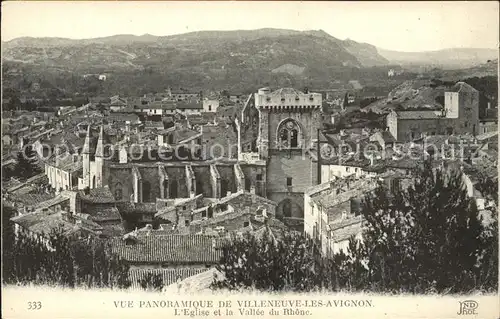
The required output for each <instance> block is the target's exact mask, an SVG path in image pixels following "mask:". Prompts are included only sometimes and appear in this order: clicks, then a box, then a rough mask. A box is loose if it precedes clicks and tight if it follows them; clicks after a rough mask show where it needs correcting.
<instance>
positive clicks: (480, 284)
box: [212, 166, 498, 293]
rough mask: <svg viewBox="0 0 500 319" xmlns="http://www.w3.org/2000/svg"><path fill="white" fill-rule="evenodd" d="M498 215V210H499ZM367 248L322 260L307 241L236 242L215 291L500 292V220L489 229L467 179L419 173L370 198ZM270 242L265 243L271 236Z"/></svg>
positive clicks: (365, 209) (227, 251)
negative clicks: (408, 183)
mask: <svg viewBox="0 0 500 319" xmlns="http://www.w3.org/2000/svg"><path fill="white" fill-rule="evenodd" d="M495 209H496V208H495ZM361 213H362V214H363V216H364V218H365V220H366V227H365V228H364V230H363V241H362V242H357V241H355V239H354V238H351V239H350V241H349V247H348V249H347V251H346V252H345V253H344V252H342V251H341V252H340V253H336V254H334V255H333V256H331V257H329V258H325V257H322V256H321V254H320V252H319V247H318V243H317V242H314V241H313V240H311V239H309V238H307V237H305V236H303V235H293V234H289V235H285V236H284V237H283V238H281V239H278V240H273V239H271V238H270V237H267V238H262V239H257V238H255V237H254V236H252V235H246V236H245V237H244V238H234V240H233V241H231V243H230V244H228V245H226V246H224V247H223V249H222V255H223V256H222V258H221V261H220V265H219V266H218V270H219V271H221V272H222V273H223V274H224V277H225V278H224V279H223V280H220V281H214V283H213V284H212V286H213V288H228V289H240V288H254V289H258V290H272V291H277V290H292V291H313V290H315V289H327V290H335V291H339V290H348V291H363V290H365V291H367V290H368V291H374V292H386V293H387V292H388V293H401V292H407V293H430V292H433V293H467V292H470V291H472V290H481V291H496V290H497V284H498V270H497V269H498V220H497V215H496V213H493V214H492V216H493V222H491V223H490V224H486V225H485V224H483V223H482V220H481V218H480V217H479V214H478V210H477V208H476V205H475V202H474V201H473V200H472V199H470V198H468V196H467V194H466V192H465V190H464V188H463V185H462V179H461V174H460V173H457V172H452V173H451V174H445V173H442V172H439V171H438V172H437V173H436V174H434V173H433V172H432V169H431V168H430V167H428V166H427V167H426V168H425V169H424V170H422V171H420V172H418V174H417V176H416V178H415V180H414V183H413V185H411V186H410V187H408V188H407V189H406V190H399V191H397V192H393V193H390V192H388V191H387V190H386V189H385V188H384V187H383V186H380V187H379V188H378V189H377V190H376V191H375V192H374V193H373V194H369V195H367V196H366V197H365V200H364V202H363V205H362V211H361ZM264 237H265V236H264Z"/></svg>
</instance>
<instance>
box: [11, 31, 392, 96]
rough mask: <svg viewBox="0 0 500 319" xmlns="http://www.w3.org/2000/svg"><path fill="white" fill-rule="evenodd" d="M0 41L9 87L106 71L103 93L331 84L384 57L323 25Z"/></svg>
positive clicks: (63, 80) (65, 86) (63, 82)
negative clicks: (336, 35)
mask: <svg viewBox="0 0 500 319" xmlns="http://www.w3.org/2000/svg"><path fill="white" fill-rule="evenodd" d="M2 44H3V46H2V58H3V62H4V64H5V65H6V66H7V67H6V68H5V69H4V78H5V79H6V82H5V85H6V86H7V87H12V88H16V89H17V88H18V86H19V85H20V84H19V83H20V82H23V81H24V82H26V83H28V84H29V82H37V81H44V80H46V81H48V82H50V83H52V84H51V85H52V87H55V88H58V89H63V90H65V91H68V92H69V91H71V90H72V89H71V88H69V87H68V86H69V84H68V81H73V82H74V81H75V79H71V77H75V76H76V77H80V76H83V75H84V74H89V73H91V74H94V73H105V74H107V75H108V81H107V82H108V83H104V84H103V83H101V84H99V85H100V86H102V87H103V88H101V89H99V90H98V91H101V92H102V91H104V92H108V91H110V90H111V91H112V90H118V91H123V90H121V89H124V90H125V91H127V89H133V90H135V89H136V88H138V87H139V89H140V87H142V86H146V87H151V88H152V89H160V85H161V87H163V88H164V87H165V86H166V85H170V86H174V87H176V86H183V87H190V88H199V89H213V88H219V89H220V88H234V89H235V90H242V89H244V88H246V87H251V88H252V89H253V88H254V87H256V86H257V87H258V86H262V85H266V84H267V83H269V84H270V85H277V86H281V85H286V86H296V85H297V86H302V85H310V86H320V87H329V86H330V84H331V82H332V81H339V80H340V81H341V82H346V83H347V81H349V80H352V79H354V80H356V79H357V78H347V75H345V76H346V78H343V77H344V74H347V73H346V72H348V73H349V74H352V70H353V69H361V68H363V67H366V66H374V65H384V64H386V62H387V61H386V60H385V59H384V58H382V57H381V56H380V55H379V54H378V53H377V50H376V48H375V47H373V46H371V45H368V44H362V43H356V42H354V41H351V40H346V41H342V40H339V39H336V38H334V37H332V36H330V35H329V34H327V33H325V32H324V31H321V30H311V31H294V30H283V29H259V30H236V31H203V32H191V33H185V34H179V35H172V36H162V37H159V36H153V35H148V34H146V35H142V36H134V35H126V34H124V35H115V36H111V37H104V38H96V39H83V40H73V39H63V38H29V37H25V38H18V39H14V40H11V41H7V42H3V43H2ZM383 72H387V71H383ZM26 77H29V79H26ZM54 82H58V83H61V84H55V83H54ZM26 83H25V84H26ZM28 84H26V85H28ZM51 85H49V84H47V86H49V87H50V86H51ZM127 86H128V87H127ZM96 90H97V89H96Z"/></svg>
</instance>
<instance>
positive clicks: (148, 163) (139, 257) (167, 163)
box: [2, 82, 498, 287]
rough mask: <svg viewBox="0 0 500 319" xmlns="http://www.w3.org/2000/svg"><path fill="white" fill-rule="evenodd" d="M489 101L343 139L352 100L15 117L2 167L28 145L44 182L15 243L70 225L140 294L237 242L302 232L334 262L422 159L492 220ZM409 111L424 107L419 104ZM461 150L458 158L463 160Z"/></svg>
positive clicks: (454, 99) (207, 262)
mask: <svg viewBox="0 0 500 319" xmlns="http://www.w3.org/2000/svg"><path fill="white" fill-rule="evenodd" d="M351 84H352V85H353V86H357V85H359V83H354V82H353V83H351ZM412 94H413V93H412ZM477 95H478V94H477V90H475V89H474V88H472V87H470V86H469V85H467V84H465V83H462V82H459V83H457V84H456V85H455V86H454V87H452V88H450V89H449V90H448V91H446V92H445V94H444V104H443V105H441V109H440V110H437V109H432V110H424V111H404V110H400V109H393V110H391V111H390V112H387V115H386V124H387V125H386V127H379V128H376V129H375V128H368V127H365V128H352V129H342V130H340V131H338V132H336V133H331V132H330V133H329V132H323V131H322V123H325V122H326V123H331V120H330V118H328V116H327V117H326V118H325V114H332V113H334V112H335V110H340V111H345V110H342V108H343V106H344V103H343V99H345V98H347V99H354V96H352V95H350V94H346V92H342V94H336V93H335V92H321V93H313V92H309V91H304V92H302V91H298V90H295V89H292V88H281V89H278V90H271V89H270V88H262V89H260V90H258V91H257V92H254V93H252V94H248V95H244V94H240V93H238V94H219V95H208V96H203V94H202V93H201V92H189V91H186V90H178V91H172V90H171V89H167V90H165V92H161V93H155V94H146V95H144V96H142V97H120V96H113V97H110V98H109V99H106V100H101V101H91V102H90V103H88V104H85V105H83V106H81V107H57V108H54V112H53V113H43V112H30V113H23V114H10V116H8V117H6V118H2V127H3V131H4V135H3V137H2V144H3V145H4V147H5V148H7V149H8V152H6V153H5V154H4V156H3V161H2V168H3V167H4V166H5V167H7V166H13V167H15V165H16V157H15V155H14V154H16V152H18V151H19V150H20V149H22V148H23V147H24V146H26V145H30V146H32V148H33V150H34V152H35V153H36V156H37V165H40V166H41V167H43V170H42V173H41V174H39V175H37V176H34V177H31V178H30V179H28V180H24V181H9V183H10V184H8V185H7V187H4V191H3V194H2V196H3V201H4V202H5V203H7V204H9V205H12V206H13V207H15V208H16V210H17V212H18V216H15V217H14V218H12V221H13V222H14V223H15V225H16V229H17V231H24V232H28V233H30V234H33V235H34V236H42V237H43V236H44V234H47V233H49V232H50V231H51V230H53V229H55V228H57V227H59V226H61V227H62V229H63V230H64V234H65V235H67V236H77V237H79V238H86V237H88V236H95V237H99V238H107V239H109V240H110V242H111V246H112V250H113V252H114V253H116V254H118V255H119V256H121V257H122V258H123V259H124V260H126V261H127V262H129V263H130V264H131V265H132V267H131V269H130V273H129V275H130V278H131V279H132V283H133V286H134V287H137V286H138V281H139V280H140V278H142V277H143V276H144V275H145V274H146V273H156V274H160V275H161V276H162V278H163V280H164V283H165V284H170V283H173V282H175V281H177V280H182V279H186V278H188V277H191V276H198V275H200V274H202V273H205V272H207V271H213V270H212V268H213V266H214V265H215V264H216V263H217V262H218V258H219V254H220V252H219V250H218V247H220V244H221V243H222V242H224V241H227V240H230V238H231V237H230V236H229V234H244V233H247V232H251V233H254V234H255V235H257V236H261V235H262V233H263V232H267V233H271V237H274V238H276V237H279V236H281V235H282V234H283V233H286V232H293V231H298V232H303V233H305V234H307V235H309V236H311V237H312V238H314V239H316V240H318V241H319V242H320V243H321V248H322V252H323V253H324V254H325V255H329V254H332V253H335V252H338V251H340V250H342V249H345V247H346V245H347V242H348V240H349V238H351V237H352V236H354V237H356V238H359V239H360V240H362V228H363V223H364V220H363V218H362V216H361V215H360V207H361V200H362V198H363V197H364V196H365V195H366V194H368V193H371V192H373V191H374V189H375V188H376V187H377V186H378V185H380V184H381V183H383V184H385V185H387V187H388V189H396V188H397V189H399V188H403V187H407V185H409V183H411V179H412V172H413V171H414V169H415V168H417V166H418V165H419V164H420V163H421V161H419V160H415V158H414V157H413V156H421V157H419V158H422V159H423V158H425V157H426V156H434V157H435V158H436V161H435V163H437V165H450V166H453V165H454V166H457V167H459V168H460V169H462V170H463V171H464V172H465V173H466V174H465V175H464V176H465V179H466V180H465V185H466V187H467V191H468V194H469V195H470V196H471V197H474V198H475V199H476V201H477V203H478V207H479V208H480V209H481V210H487V209H490V207H491V205H492V203H491V202H490V201H489V200H488V199H487V198H485V197H484V196H483V195H482V194H480V193H478V191H477V190H476V188H475V186H474V185H475V183H476V182H477V179H478V176H479V175H480V174H486V175H488V176H491V177H493V178H496V176H497V173H496V169H495V168H496V165H497V141H498V133H497V132H496V129H495V131H493V130H488V131H485V132H480V131H479V128H480V126H481V124H480V119H479V118H478V98H477ZM389 99H390V100H391V102H392V101H393V100H394V101H395V100H396V99H393V97H388V100H389ZM410 99H411V100H412V101H416V102H415V103H418V100H419V99H418V92H417V93H415V94H413V95H412V96H411V97H410V98H408V99H406V97H404V98H403V100H404V102H406V103H409V102H408V101H409V100H410ZM326 102H328V103H326ZM332 110H333V111H332ZM443 123H444V124H443ZM449 128H451V129H449ZM429 145H432V146H433V148H432V149H429ZM220 146H222V147H220ZM233 146H234V149H233ZM324 146H327V147H324ZM455 146H456V149H458V148H459V147H460V150H461V151H462V156H461V157H460V158H457V157H455V158H451V154H452V152H454V150H455ZM207 148H208V149H217V150H216V151H214V152H207V151H206V149H207ZM368 148H369V151H368V152H367V151H366V150H367V149H368ZM401 152H403V153H404V156H399V155H400V154H401ZM9 154H10V155H9ZM266 238H267V237H266Z"/></svg>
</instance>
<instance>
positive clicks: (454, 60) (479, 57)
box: [378, 48, 498, 69]
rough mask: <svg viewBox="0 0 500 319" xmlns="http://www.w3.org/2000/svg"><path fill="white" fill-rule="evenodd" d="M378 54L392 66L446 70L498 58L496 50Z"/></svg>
mask: <svg viewBox="0 0 500 319" xmlns="http://www.w3.org/2000/svg"><path fill="white" fill-rule="evenodd" d="M378 53H379V54H380V55H381V56H383V57H384V58H386V59H387V60H389V61H390V63H394V64H400V65H403V66H408V65H430V66H436V67H441V68H447V69H457V68H469V67H473V66H475V65H478V64H482V63H486V62H487V61H488V60H493V59H497V58H498V50H494V49H474V48H454V49H445V50H439V51H424V52H398V51H390V50H384V49H381V48H378Z"/></svg>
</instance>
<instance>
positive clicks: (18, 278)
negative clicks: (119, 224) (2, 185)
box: [3, 206, 131, 289]
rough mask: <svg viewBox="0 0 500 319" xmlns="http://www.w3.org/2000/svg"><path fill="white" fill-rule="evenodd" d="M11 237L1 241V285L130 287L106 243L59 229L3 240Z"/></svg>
mask: <svg viewBox="0 0 500 319" xmlns="http://www.w3.org/2000/svg"><path fill="white" fill-rule="evenodd" d="M4 208H5V206H4ZM5 218H6V217H4V219H5ZM5 221H6V220H4V222H5ZM7 221H8V222H10V225H11V226H12V224H11V223H12V222H11V221H10V219H8V220H7ZM4 230H5V229H4ZM11 237H12V236H10V237H4V238H3V240H4V241H5V244H7V243H10V244H9V245H8V246H5V245H4V247H3V248H4V249H3V257H4V258H5V257H8V258H7V259H6V260H5V261H4V268H3V270H4V276H3V280H4V282H5V283H10V284H12V283H14V284H17V283H21V284H27V283H35V284H44V285H57V286H65V287H78V286H87V287H89V288H93V287H109V288H119V289H125V288H128V287H130V284H131V283H130V280H129V278H128V271H129V265H128V264H127V263H125V262H124V261H122V260H121V259H119V258H118V257H117V256H115V255H114V254H112V253H111V250H110V249H109V248H110V247H109V243H108V242H106V241H104V240H102V239H99V238H84V239H80V238H79V237H75V236H71V235H68V234H65V232H64V231H63V229H61V228H56V229H53V230H52V231H51V232H50V233H49V234H40V235H39V236H33V235H32V234H28V233H26V232H23V231H20V232H18V233H17V234H16V235H15V237H14V239H12V240H7V239H8V238H11Z"/></svg>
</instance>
